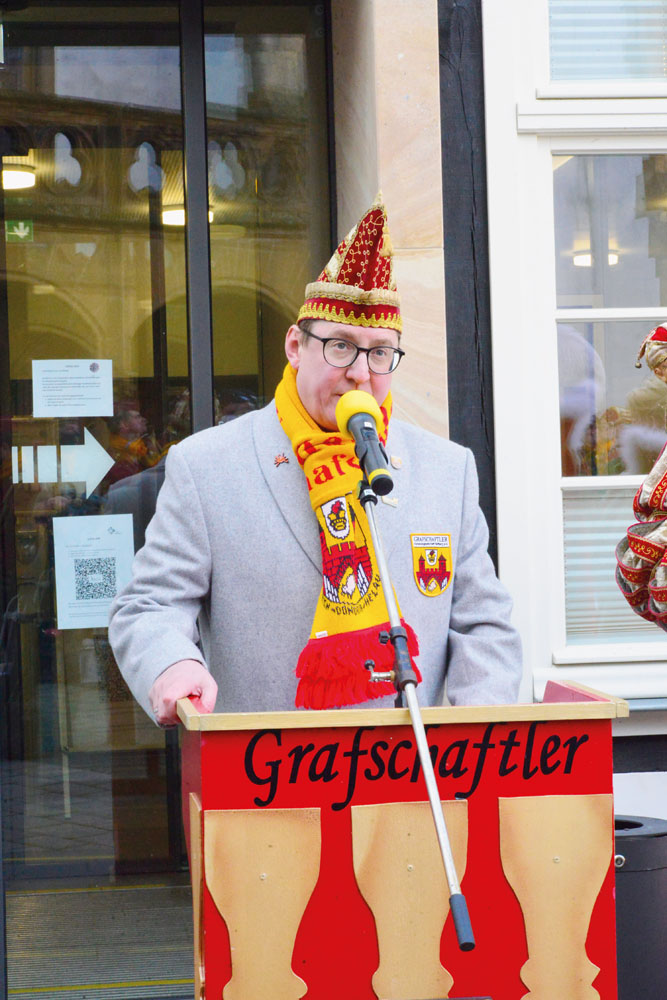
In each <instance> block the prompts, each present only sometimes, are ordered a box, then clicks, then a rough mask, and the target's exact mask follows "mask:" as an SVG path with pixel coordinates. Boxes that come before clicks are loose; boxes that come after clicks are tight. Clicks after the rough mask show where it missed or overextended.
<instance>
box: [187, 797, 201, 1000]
mask: <svg viewBox="0 0 667 1000" xmlns="http://www.w3.org/2000/svg"><path fill="white" fill-rule="evenodd" d="M190 878H191V881H192V925H193V928H192V929H193V933H194V961H195V1000H203V997H204V949H203V936H204V935H203V926H202V904H203V899H202V897H203V879H204V873H203V871H202V807H201V802H200V800H199V796H198V795H195V794H194V792H190Z"/></svg>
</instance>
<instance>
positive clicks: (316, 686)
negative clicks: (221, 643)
mask: <svg viewBox="0 0 667 1000" xmlns="http://www.w3.org/2000/svg"><path fill="white" fill-rule="evenodd" d="M276 409H277V411H278V418H279V420H280V423H281V424H282V427H283V430H284V431H285V433H286V434H287V436H288V437H289V439H290V442H291V444H292V449H293V451H294V454H295V455H296V457H297V460H298V462H299V464H300V466H301V468H302V469H303V471H304V474H305V476H306V483H307V485H308V491H309V495H310V503H311V505H312V508H313V511H314V513H315V517H316V518H317V523H318V527H319V532H320V545H321V549H322V591H321V593H320V596H319V598H318V601H317V607H316V609H315V617H314V619H313V627H312V629H311V633H310V639H309V640H308V643H307V644H306V646H305V647H304V649H303V650H302V652H301V655H300V656H299V661H298V664H297V668H296V673H297V677H298V678H299V685H298V688H297V695H296V706H297V708H338V707H340V706H341V705H353V704H358V703H359V702H362V701H368V700H369V699H372V698H380V697H382V696H383V695H387V694H392V693H394V691H395V689H394V686H393V684H392V683H391V682H390V681H379V682H371V680H370V678H369V674H368V671H367V670H366V669H365V668H364V663H365V661H366V660H368V659H372V660H374V662H375V670H377V671H385V670H391V669H392V667H393V661H394V653H393V647H392V646H391V644H390V643H387V644H385V645H383V644H382V643H381V642H380V641H379V638H378V635H379V633H380V632H381V631H382V630H383V629H385V630H388V629H389V621H388V619H389V614H388V612H387V606H386V603H385V599H384V594H383V592H382V587H381V584H380V576H379V573H378V569H377V561H376V558H375V551H374V549H373V542H372V539H371V535H370V530H369V527H368V520H367V518H366V513H365V511H364V509H363V507H362V505H361V503H360V502H359V500H358V499H357V496H356V491H357V485H358V483H359V480H360V479H361V471H360V468H359V463H358V461H357V458H356V455H355V451H354V441H353V439H352V438H351V437H343V436H342V435H341V434H340V433H338V432H337V431H327V430H322V428H321V427H319V426H318V425H317V424H316V423H315V421H314V420H313V418H312V417H311V416H310V414H309V413H308V411H307V410H306V409H305V407H304V406H303V404H302V402H301V400H300V399H299V394H298V392H297V388H296V373H295V371H294V369H293V368H292V366H291V365H289V364H288V365H287V366H286V368H285V371H284V373H283V378H282V381H281V382H280V384H279V385H278V388H277V389H276ZM380 409H381V411H382V417H383V421H384V435H383V437H382V440H383V443H384V442H385V441H386V438H387V430H388V427H389V418H390V416H391V394H390V395H388V396H387V398H386V399H385V401H384V403H383V404H382V406H381V408H380ZM403 624H404V625H405V622H404V623H403ZM405 627H406V629H407V631H408V644H409V649H410V654H411V655H412V656H416V655H417V653H418V652H419V647H418V643H417V637H416V635H415V633H414V632H413V630H412V629H411V628H410V626H409V625H405ZM417 674H418V676H419V672H418V671H417Z"/></svg>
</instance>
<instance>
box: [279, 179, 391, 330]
mask: <svg viewBox="0 0 667 1000" xmlns="http://www.w3.org/2000/svg"><path fill="white" fill-rule="evenodd" d="M302 319H326V320H329V321H330V322H333V323H351V324H352V325H353V326H371V327H383V328H386V329H389V330H398V332H399V333H400V332H401V329H402V322H401V306H400V300H399V297H398V292H397V290H396V282H395V281H394V267H393V248H392V245H391V239H390V237H389V227H388V225H387V212H386V209H385V207H384V205H383V203H382V194H381V193H378V195H377V198H376V199H375V201H374V202H373V204H372V205H371V207H370V208H369V209H368V211H367V212H366V213H365V214H364V215H363V216H362V218H361V219H360V221H359V222H358V223H357V225H356V226H355V227H354V229H351V230H350V232H349V233H348V234H347V236H346V237H345V239H344V240H343V242H342V243H341V244H340V245H339V246H338V248H337V250H336V252H335V253H334V255H333V257H332V258H331V260H330V261H329V263H328V264H327V266H326V267H325V268H324V270H323V271H322V273H321V274H320V276H319V278H318V279H317V281H313V282H311V283H310V284H309V285H306V300H305V302H304V304H303V305H302V306H301V309H300V310H299V315H298V317H297V323H299V322H300V320H302Z"/></svg>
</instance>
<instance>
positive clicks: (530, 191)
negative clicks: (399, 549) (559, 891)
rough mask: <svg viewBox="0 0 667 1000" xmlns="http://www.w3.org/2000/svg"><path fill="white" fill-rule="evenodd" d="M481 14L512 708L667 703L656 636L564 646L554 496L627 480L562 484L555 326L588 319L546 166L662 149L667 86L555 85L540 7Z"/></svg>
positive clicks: (606, 314)
mask: <svg viewBox="0 0 667 1000" xmlns="http://www.w3.org/2000/svg"><path fill="white" fill-rule="evenodd" d="M482 15H483V29H484V75H485V102H486V148H487V177H488V181H487V184H488V206H489V255H490V284H491V322H492V344H493V347H492V350H493V384H494V415H495V438H496V468H497V473H496V489H497V502H498V508H497V509H498V548H499V564H500V566H499V568H500V576H501V579H502V580H503V581H504V583H505V584H506V585H507V587H508V589H509V590H510V592H511V593H512V596H513V597H514V602H515V614H514V620H515V623H516V625H517V627H518V628H519V630H520V632H521V635H522V639H523V644H524V660H525V668H524V670H525V672H524V680H523V684H522V692H521V697H523V698H531V697H536V698H538V699H539V698H541V696H542V693H543V690H544V686H545V684H546V682H547V680H549V679H557V680H574V681H578V682H580V683H583V684H589V685H591V686H592V687H596V688H598V689H601V690H604V691H606V692H608V693H610V694H614V695H619V696H621V697H624V698H630V699H657V698H663V699H664V698H665V697H666V696H667V665H666V664H667V636H665V635H664V633H662V632H661V631H660V630H659V629H658V628H657V627H656V630H655V642H653V641H650V642H636V643H627V642H624V643H602V644H599V645H596V646H592V645H591V646H588V645H586V646H582V645H574V644H569V645H568V643H567V642H566V633H565V586H564V582H565V566H564V552H563V492H564V490H568V489H570V490H571V489H585V488H588V489H592V490H595V489H597V488H600V489H608V488H614V486H615V485H617V486H620V487H622V488H626V489H627V487H628V485H629V484H630V481H631V478H632V477H626V476H623V477H609V476H600V477H599V480H597V481H596V478H594V477H591V480H590V481H588V483H584V482H583V480H581V479H580V480H578V481H575V480H574V479H565V480H564V479H563V478H562V476H561V454H560V451H561V442H560V424H559V400H558V356H557V343H556V335H555V332H556V320H557V319H558V320H561V319H562V320H568V321H570V322H572V321H576V320H578V319H581V318H584V317H583V314H580V313H579V311H577V310H576V309H567V310H564V309H561V310H558V309H557V308H556V287H555V274H556V269H555V247H554V218H553V169H552V157H553V155H554V154H556V155H558V154H573V153H578V154H585V153H588V154H596V155H597V154H600V153H623V152H626V153H628V152H632V153H638V154H641V153H664V152H667V84H665V85H663V84H651V82H650V81H648V82H647V83H646V84H643V83H642V84H634V83H633V84H631V85H624V84H622V83H618V84H616V83H613V84H607V83H602V84H599V85H598V84H595V85H593V84H591V83H590V81H586V82H585V83H584V84H582V85H579V84H569V83H568V84H560V83H559V84H557V85H556V84H551V83H550V81H549V37H548V3H547V0H483V4H482ZM621 94H623V95H625V96H624V97H623V98H621V97H620V95H621ZM585 318H586V320H591V319H594V318H597V319H638V318H639V319H645V320H646V324H647V332H648V331H649V330H650V328H651V324H652V323H654V322H655V323H657V322H659V321H661V320H664V319H666V318H667V306H666V307H665V308H664V309H658V310H655V309H653V308H650V309H613V310H611V309H601V310H589V309H587V310H585ZM640 479H641V477H637V478H636V482H637V483H638V482H639V481H640ZM621 481H622V482H621ZM631 520H632V514H631V507H630V505H629V507H628V524H630V522H631ZM628 614H629V615H632V614H633V612H632V611H631V610H630V608H628Z"/></svg>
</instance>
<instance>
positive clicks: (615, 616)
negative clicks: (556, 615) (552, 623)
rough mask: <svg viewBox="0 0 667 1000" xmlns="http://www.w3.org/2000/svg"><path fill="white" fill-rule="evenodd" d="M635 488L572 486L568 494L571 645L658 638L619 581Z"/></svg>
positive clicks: (567, 596) (567, 591)
mask: <svg viewBox="0 0 667 1000" xmlns="http://www.w3.org/2000/svg"><path fill="white" fill-rule="evenodd" d="M634 493H635V487H634V486H628V487H624V488H622V489H617V488H616V489H600V490H598V489H596V490H593V491H591V490H583V489H582V490H578V489H575V490H571V489H569V488H568V490H567V492H566V493H565V495H564V498H563V527H564V532H565V619H566V626H567V641H568V643H582V644H583V643H605V642H657V641H658V638H657V637H658V633H657V632H656V627H655V625H653V624H652V623H651V622H645V621H644V620H643V619H642V618H640V617H639V615H635V614H633V612H632V611H631V610H630V608H629V607H628V605H627V602H626V600H625V598H624V597H623V595H622V593H621V591H620V590H619V588H618V586H617V585H616V577H615V574H616V556H615V550H616V545H617V544H618V542H619V541H620V540H621V539H622V538H623V536H624V535H625V532H626V529H627V527H628V525H629V524H630V523H631V522H632V497H633V496H634Z"/></svg>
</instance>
